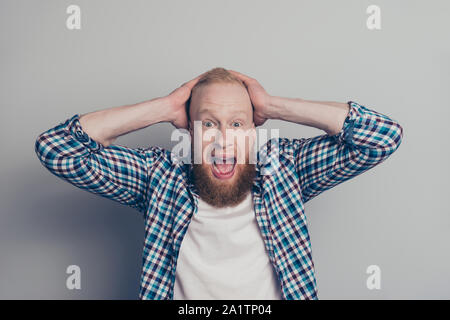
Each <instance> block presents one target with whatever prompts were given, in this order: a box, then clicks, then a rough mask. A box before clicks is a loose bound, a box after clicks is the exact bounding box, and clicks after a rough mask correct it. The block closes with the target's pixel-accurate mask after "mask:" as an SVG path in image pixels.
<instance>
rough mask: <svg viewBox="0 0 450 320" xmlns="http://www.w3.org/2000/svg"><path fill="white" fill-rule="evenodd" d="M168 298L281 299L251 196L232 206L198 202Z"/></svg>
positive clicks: (181, 250)
mask: <svg viewBox="0 0 450 320" xmlns="http://www.w3.org/2000/svg"><path fill="white" fill-rule="evenodd" d="M173 298H174V300H183V299H184V300H193V299H205V300H207V299H208V300H227V299H239V300H242V299H249V300H254V299H261V300H281V299H282V298H281V287H280V283H279V280H278V277H277V275H276V273H275V271H274V268H273V266H272V264H271V263H270V260H269V256H268V254H267V251H266V248H265V246H264V241H263V238H262V235H261V232H260V230H259V227H258V224H257V222H256V217H255V211H254V209H253V200H252V195H251V192H249V193H248V195H247V197H246V198H245V200H244V201H243V202H241V203H240V204H238V205H237V206H235V207H226V208H214V207H212V206H210V205H209V204H207V203H206V202H204V201H203V200H201V199H199V203H198V211H197V213H196V214H194V215H193V216H192V220H191V222H190V224H189V226H188V230H187V232H186V235H185V237H184V239H183V241H182V243H181V248H180V253H179V257H178V262H177V268H176V278H175V286H174V297H173Z"/></svg>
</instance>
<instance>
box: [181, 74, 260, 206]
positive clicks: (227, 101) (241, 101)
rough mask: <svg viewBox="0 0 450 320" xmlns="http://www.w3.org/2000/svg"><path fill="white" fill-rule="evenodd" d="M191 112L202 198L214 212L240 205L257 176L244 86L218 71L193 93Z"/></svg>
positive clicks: (197, 181) (196, 180)
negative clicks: (251, 157)
mask: <svg viewBox="0 0 450 320" xmlns="http://www.w3.org/2000/svg"><path fill="white" fill-rule="evenodd" d="M186 112H187V114H188V120H189V132H190V134H191V137H192V142H193V143H192V152H191V154H192V161H193V178H194V183H195V184H196V187H197V189H198V190H199V193H200V197H201V198H202V199H203V200H204V201H206V202H207V203H209V204H210V205H212V206H215V207H225V206H235V205H237V204H238V203H240V202H241V201H242V200H243V199H244V198H245V196H246V195H247V193H248V192H249V191H250V189H251V186H252V184H253V178H254V176H255V165H254V164H250V161H249V160H250V152H251V151H252V150H253V149H252V148H253V146H254V142H255V125H254V122H253V107H252V103H251V100H250V97H249V95H248V92H247V89H246V87H245V85H244V84H243V83H242V81H241V80H240V79H238V78H236V77H235V76H234V75H233V74H231V73H229V72H228V71H227V70H225V69H223V68H214V69H212V70H211V71H209V72H207V73H206V74H205V75H204V76H203V77H202V78H201V79H200V80H199V81H198V83H197V84H196V85H195V87H194V88H193V89H192V93H191V97H190V99H189V101H188V103H187V110H186ZM196 153H197V155H196ZM196 159H201V163H198V161H196Z"/></svg>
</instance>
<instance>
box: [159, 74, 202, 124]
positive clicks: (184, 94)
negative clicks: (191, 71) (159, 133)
mask: <svg viewBox="0 0 450 320" xmlns="http://www.w3.org/2000/svg"><path fill="white" fill-rule="evenodd" d="M205 73H206V72H204V73H202V74H201V75H199V76H197V77H196V78H194V79H192V80H190V81H188V82H185V83H183V84H182V85H181V86H180V87H179V88H177V89H175V90H173V91H172V92H171V93H170V94H169V95H168V96H167V97H165V99H167V101H168V102H169V104H170V106H171V108H172V110H173V112H172V116H171V120H170V123H172V124H173V125H174V126H175V127H176V128H178V129H187V128H188V118H187V114H186V102H187V101H188V100H189V97H190V96H191V92H192V88H193V87H194V86H195V85H196V84H197V82H198V80H200V78H201V77H202V76H203V75H204V74H205Z"/></svg>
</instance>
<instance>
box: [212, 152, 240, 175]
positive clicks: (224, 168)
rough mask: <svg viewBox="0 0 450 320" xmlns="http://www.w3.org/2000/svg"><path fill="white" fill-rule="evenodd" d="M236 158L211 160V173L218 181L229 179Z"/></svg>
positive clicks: (232, 173) (232, 172)
mask: <svg viewBox="0 0 450 320" xmlns="http://www.w3.org/2000/svg"><path fill="white" fill-rule="evenodd" d="M235 167H236V158H234V157H228V158H225V157H224V158H215V157H213V158H212V165H211V171H212V173H213V175H214V176H215V177H216V178H218V179H229V178H231V177H232V176H233V175H234V171H235V170H234V169H235Z"/></svg>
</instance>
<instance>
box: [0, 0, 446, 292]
mask: <svg viewBox="0 0 450 320" xmlns="http://www.w3.org/2000/svg"><path fill="white" fill-rule="evenodd" d="M70 4H77V5H79V6H80V8H81V23H82V24H81V30H73V31H71V30H68V29H67V28H66V19H67V16H68V15H67V14H66V8H67V7H68V6H69V5H70ZM371 4H376V5H379V6H380V8H381V26H382V29H381V30H373V31H371V30H369V29H368V28H367V27H366V19H367V17H368V14H367V13H366V8H367V7H368V6H369V5H371ZM449 9H450V5H449V3H448V1H444V0H442V1H412V0H408V1H406V0H397V1H387V0H377V1H365V0H358V1H356V0H353V1H350V0H347V1H339V2H338V1H332V0H328V1H317V0H316V1H299V0H296V1H261V0H258V1H256V0H254V1H206V0H204V1H198V0H196V1H193V0H189V1H85V0H73V1H65V0H64V1H62V0H60V1H23V0H22V1H18V0H9V1H8V0H7V1H5V0H2V1H1V2H0V34H1V62H0V63H1V67H0V70H1V71H0V87H1V90H0V94H1V96H0V101H1V116H0V119H1V126H0V130H1V150H2V157H1V166H0V170H1V182H0V201H1V202H0V210H1V215H0V298H3V299H12V298H27V299H29V298H44V299H47V298H56V299H79V298H85V299H91V298H106V299H117V298H124V299H137V298H138V288H139V276H140V268H141V250H142V243H143V234H144V230H143V228H144V224H143V220H142V219H141V218H140V216H139V214H138V213H137V211H134V210H133V209H131V208H127V207H125V206H122V205H120V204H116V203H114V202H112V201H110V200H108V199H104V198H101V197H99V196H96V195H92V194H89V193H87V192H86V191H83V190H80V189H77V188H75V187H73V186H71V185H70V184H68V183H67V182H64V181H62V180H59V179H58V178H56V177H55V176H53V175H52V174H51V173H50V172H48V171H46V169H45V168H44V167H43V166H42V165H41V164H40V163H39V161H38V159H37V157H36V155H35V153H34V142H35V139H36V137H37V136H38V134H39V133H41V132H43V131H45V130H47V129H49V128H50V127H53V126H55V125H57V124H58V123H60V122H62V121H64V120H66V119H67V118H69V117H71V116H72V115H74V114H76V113H79V114H82V113H87V112H90V111H94V110H99V109H104V108H108V107H113V106H120V105H124V104H131V103H136V102H140V101H143V100H146V99H151V98H154V97H158V96H163V95H166V94H168V93H170V92H171V91H172V90H173V89H175V88H176V87H178V86H179V85H181V84H182V83H184V82H185V81H187V80H190V79H192V78H194V77H195V76H197V75H198V74H200V73H202V72H204V71H206V70H209V69H211V68H214V67H224V68H229V69H234V70H238V71H240V72H242V73H245V74H248V75H250V76H252V77H254V78H256V79H258V80H259V81H260V82H261V84H262V85H263V86H264V87H265V88H266V90H267V91H268V92H269V93H270V94H272V95H278V96H286V97H299V98H304V99H311V100H329V101H341V102H346V101H348V100H354V101H356V102H358V103H360V104H362V105H365V106H367V107H369V108H372V109H374V110H376V111H379V112H381V113H384V114H387V115H389V116H390V117H392V118H393V119H395V120H398V121H399V122H400V124H401V125H402V126H403V128H404V138H403V142H402V145H401V146H400V147H399V149H398V150H397V152H396V153H394V154H393V155H392V156H391V157H390V158H389V159H388V160H387V161H386V162H384V163H382V164H380V165H379V166H377V167H375V168H374V169H372V170H370V171H368V172H366V173H364V174H362V175H360V176H358V177H356V178H354V179H352V180H350V181H348V182H346V183H343V184H341V185H339V186H337V187H335V188H333V189H331V190H329V191H327V192H325V193H323V194H321V195H319V196H318V197H316V198H315V199H314V200H312V201H311V202H310V203H308V204H307V205H306V213H307V217H308V221H309V228H310V233H311V238H312V246H313V257H314V261H315V266H316V275H317V282H318V288H319V298H320V299H334V298H342V299H350V298H356V299H403V298H405V299H412V298H424V299H431V298H438V299H444V298H445V299H448V298H450V258H449V252H450V232H449V231H450V217H449V212H450V210H449V201H448V199H449V195H448V191H449V188H448V186H447V183H448V179H449V166H448V163H449V159H448V157H449V151H448V144H449V142H448V141H449V126H448V119H449V116H450V112H449V107H450V106H449V92H450V91H449V87H450V86H449V85H450V72H449V71H450V70H449V69H450V68H449V66H450V63H449V61H450V60H449V53H450V44H449V41H448V32H449V27H450V18H449ZM265 127H266V128H280V130H281V131H280V133H281V135H282V136H287V137H311V136H315V135H319V134H324V132H323V131H320V130H318V129H315V128H311V127H306V126H301V125H296V124H293V123H287V122H279V121H268V122H267V123H266V125H265ZM172 128H173V127H172V126H171V125H169V124H167V123H161V124H157V125H155V126H152V127H149V128H146V129H143V130H140V131H138V132H134V133H132V134H129V135H126V136H123V137H120V138H119V139H118V140H117V141H116V143H118V144H123V145H126V146H129V147H137V146H147V145H160V146H165V147H167V148H170V147H171V146H172V145H173V143H171V142H170V132H171V130H172ZM72 264H75V265H79V266H80V267H81V286H82V288H81V290H73V291H70V290H68V289H66V286H65V283H66V278H67V276H68V275H67V274H66V267H67V266H68V265H72ZM372 264H375V265H378V266H379V267H380V268H381V289H380V290H368V289H367V287H366V279H367V277H368V275H367V274H366V268H367V267H368V266H369V265H372Z"/></svg>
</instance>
